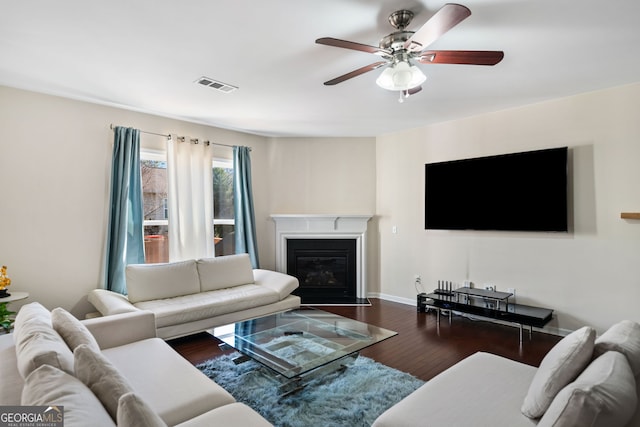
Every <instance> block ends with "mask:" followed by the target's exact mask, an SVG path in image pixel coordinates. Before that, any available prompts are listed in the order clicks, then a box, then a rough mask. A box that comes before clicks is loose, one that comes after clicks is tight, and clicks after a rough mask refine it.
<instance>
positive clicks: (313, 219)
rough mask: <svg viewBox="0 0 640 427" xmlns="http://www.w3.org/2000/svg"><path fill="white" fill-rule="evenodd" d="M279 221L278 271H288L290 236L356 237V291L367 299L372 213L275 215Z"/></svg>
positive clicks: (301, 237)
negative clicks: (368, 248)
mask: <svg viewBox="0 0 640 427" xmlns="http://www.w3.org/2000/svg"><path fill="white" fill-rule="evenodd" d="M271 218H272V219H273V221H274V222H275V223H276V270H277V271H280V272H282V273H286V272H287V240H289V239H355V240H356V263H357V266H356V290H357V296H358V298H366V297H367V290H366V283H367V282H366V280H365V274H366V271H367V268H366V261H367V257H366V247H367V245H366V232H367V223H368V222H369V220H370V219H371V218H372V215H333V214H316V215H310V214H282V215H279V214H274V215H271Z"/></svg>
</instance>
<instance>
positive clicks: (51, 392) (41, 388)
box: [21, 365, 115, 427]
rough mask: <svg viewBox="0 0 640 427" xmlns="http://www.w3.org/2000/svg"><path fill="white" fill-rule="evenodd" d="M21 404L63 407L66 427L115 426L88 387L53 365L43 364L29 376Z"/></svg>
mask: <svg viewBox="0 0 640 427" xmlns="http://www.w3.org/2000/svg"><path fill="white" fill-rule="evenodd" d="M21 404H22V405H37V406H47V407H48V406H51V407H52V409H51V410H54V411H57V410H59V409H58V408H57V407H58V406H61V407H63V408H64V415H63V416H64V425H65V427H75V426H78V427H86V426H89V425H90V426H113V425H115V424H114V423H113V420H112V419H111V417H109V414H108V413H107V411H105V409H104V407H103V406H102V404H100V401H99V400H98V399H97V398H96V397H95V396H94V395H93V393H91V390H89V389H88V388H87V386H85V385H84V384H82V382H80V380H78V379H77V378H74V377H73V376H71V375H69V374H67V373H66V372H63V371H61V370H60V369H58V368H54V367H53V366H50V365H43V366H40V367H39V368H38V369H36V370H34V371H33V372H31V373H30V374H29V376H28V377H27V378H26V380H25V382H24V387H23V389H22V400H21ZM52 405H56V407H54V406H52Z"/></svg>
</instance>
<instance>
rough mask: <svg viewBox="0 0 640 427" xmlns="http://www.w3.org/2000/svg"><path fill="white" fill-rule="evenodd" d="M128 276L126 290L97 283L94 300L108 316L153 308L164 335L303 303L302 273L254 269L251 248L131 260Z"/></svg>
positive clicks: (283, 309) (99, 309)
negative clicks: (295, 292)
mask: <svg viewBox="0 0 640 427" xmlns="http://www.w3.org/2000/svg"><path fill="white" fill-rule="evenodd" d="M126 282H127V290H128V295H127V296H124V295H121V294H118V293H115V292H111V291H107V290H104V289H94V290H93V291H91V292H90V293H89V297H88V299H89V302H90V303H91V304H93V305H94V306H95V307H96V309H97V310H98V311H99V312H100V313H101V314H102V315H103V316H108V315H112V314H118V313H127V312H133V311H138V310H148V311H151V312H153V313H154V314H155V316H156V328H157V333H158V336H159V337H160V338H164V339H170V338H177V337H180V336H184V335H189V334H193V333H196V332H201V331H204V330H207V329H210V328H213V327H216V326H221V325H226V324H229V323H233V322H237V321H241V320H246V319H251V318H255V317H261V316H266V315H268V314H272V313H277V312H281V311H286V310H289V309H293V308H298V307H300V297H298V296H296V295H291V292H292V291H293V290H295V289H296V288H297V287H298V279H296V278H295V277H293V276H289V275H287V274H284V273H279V272H275V271H270V270H262V269H255V270H254V269H252V267H251V261H250V260H249V256H248V255H247V254H238V255H229V256H223V257H217V258H207V259H199V260H188V261H182V262H173V263H165V264H135V265H129V266H127V268H126Z"/></svg>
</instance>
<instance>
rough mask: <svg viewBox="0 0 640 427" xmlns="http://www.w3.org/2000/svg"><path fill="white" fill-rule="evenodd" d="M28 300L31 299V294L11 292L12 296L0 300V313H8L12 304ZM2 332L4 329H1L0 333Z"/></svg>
mask: <svg viewBox="0 0 640 427" xmlns="http://www.w3.org/2000/svg"><path fill="white" fill-rule="evenodd" d="M27 298H29V292H11V295H10V296H8V297H4V298H0V312H6V311H7V305H9V303H10V302H14V301H20V300H23V299H27ZM2 330H3V328H2V327H0V331H2Z"/></svg>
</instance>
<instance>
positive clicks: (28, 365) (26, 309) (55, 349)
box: [13, 303, 73, 378]
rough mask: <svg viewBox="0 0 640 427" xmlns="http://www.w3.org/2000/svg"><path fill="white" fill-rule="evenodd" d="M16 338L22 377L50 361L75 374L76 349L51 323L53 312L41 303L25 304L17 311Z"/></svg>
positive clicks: (52, 364) (51, 363)
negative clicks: (74, 359) (73, 351)
mask: <svg viewBox="0 0 640 427" xmlns="http://www.w3.org/2000/svg"><path fill="white" fill-rule="evenodd" d="M13 341H14V343H15V345H16V358H17V360H18V372H20V375H21V376H22V378H26V377H27V376H29V374H30V373H31V372H33V371H34V370H35V369H37V368H38V367H40V366H42V365H44V364H46V365H51V366H54V367H56V368H59V369H62V370H63V371H65V372H68V373H70V374H73V353H71V350H69V347H67V344H66V343H65V342H64V340H63V339H62V337H60V335H58V333H57V332H56V331H55V330H54V329H53V326H52V325H51V313H50V312H49V310H47V309H46V308H44V307H43V306H42V305H41V304H40V303H31V304H27V305H24V306H22V308H20V311H18V314H17V315H16V321H15V328H14V334H13Z"/></svg>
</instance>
